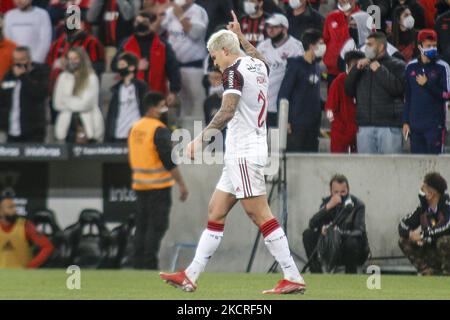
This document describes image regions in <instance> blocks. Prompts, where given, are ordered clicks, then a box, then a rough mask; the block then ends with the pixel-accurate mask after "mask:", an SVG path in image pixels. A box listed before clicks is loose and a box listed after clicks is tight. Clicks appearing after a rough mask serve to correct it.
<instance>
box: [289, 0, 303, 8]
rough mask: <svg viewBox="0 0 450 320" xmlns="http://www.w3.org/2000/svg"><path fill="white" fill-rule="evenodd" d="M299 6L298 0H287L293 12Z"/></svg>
mask: <svg viewBox="0 0 450 320" xmlns="http://www.w3.org/2000/svg"><path fill="white" fill-rule="evenodd" d="M301 5H302V2H301V1H300V0H289V6H290V7H291V8H292V9H294V10H295V9H298V8H300V7H301Z"/></svg>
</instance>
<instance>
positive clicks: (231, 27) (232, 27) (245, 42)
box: [227, 10, 267, 65]
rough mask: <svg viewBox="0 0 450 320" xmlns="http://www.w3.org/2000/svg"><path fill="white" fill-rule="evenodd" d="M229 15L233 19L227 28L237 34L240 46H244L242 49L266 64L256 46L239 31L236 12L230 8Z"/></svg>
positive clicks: (239, 26)
mask: <svg viewBox="0 0 450 320" xmlns="http://www.w3.org/2000/svg"><path fill="white" fill-rule="evenodd" d="M231 15H232V16H233V21H232V22H230V23H229V24H228V26H227V29H228V30H230V31H232V32H234V33H235V34H236V35H237V36H238V39H239V42H240V43H241V45H242V48H244V51H245V53H246V54H247V55H249V56H250V57H252V58H256V59H259V60H261V61H263V62H264V63H265V64H266V65H267V62H266V59H265V58H264V56H263V55H262V54H261V53H260V52H259V51H258V50H256V48H255V47H254V46H253V45H252V44H251V43H250V42H249V41H248V40H247V39H246V38H245V36H244V34H243V33H242V31H241V25H240V24H239V21H238V19H237V17H236V14H235V13H234V11H233V10H231Z"/></svg>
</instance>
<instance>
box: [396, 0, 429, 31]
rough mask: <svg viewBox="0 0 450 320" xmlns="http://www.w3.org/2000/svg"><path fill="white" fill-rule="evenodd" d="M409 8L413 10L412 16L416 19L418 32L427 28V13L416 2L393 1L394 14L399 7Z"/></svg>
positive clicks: (412, 0) (413, 0) (408, 0)
mask: <svg viewBox="0 0 450 320" xmlns="http://www.w3.org/2000/svg"><path fill="white" fill-rule="evenodd" d="M402 5H403V6H407V7H408V8H409V10H411V14H412V16H413V17H414V21H415V23H414V25H415V27H416V29H417V30H421V29H424V28H425V11H424V9H423V8H422V6H421V5H420V4H419V3H418V2H417V1H416V0H393V1H392V11H391V12H392V13H394V12H395V9H397V7H399V6H402Z"/></svg>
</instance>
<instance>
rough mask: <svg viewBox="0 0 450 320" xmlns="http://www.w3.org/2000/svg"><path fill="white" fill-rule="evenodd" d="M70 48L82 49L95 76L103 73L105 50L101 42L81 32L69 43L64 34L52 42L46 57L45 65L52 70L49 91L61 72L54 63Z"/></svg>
mask: <svg viewBox="0 0 450 320" xmlns="http://www.w3.org/2000/svg"><path fill="white" fill-rule="evenodd" d="M72 47H83V48H84V50H86V53H87V55H88V56H89V58H90V60H91V62H92V67H93V68H94V70H95V72H96V73H97V74H101V73H102V72H103V69H104V62H105V49H104V47H103V45H102V44H101V42H100V41H99V40H98V39H97V38H96V37H94V36H93V35H91V34H89V33H87V32H81V33H80V34H79V35H77V36H76V38H75V39H73V40H72V41H69V40H68V39H67V35H66V34H65V33H64V34H62V35H61V36H60V37H59V38H58V39H56V40H55V41H53V43H52V45H51V47H50V51H49V53H48V56H47V64H48V65H49V66H50V68H51V70H52V72H51V74H50V89H51V90H52V89H53V86H54V84H55V82H56V79H57V78H58V75H59V74H60V73H61V71H62V69H60V68H59V67H58V66H56V65H55V63H56V61H57V60H58V59H59V58H61V57H64V56H65V55H66V53H67V52H68V51H69V50H70V48H72Z"/></svg>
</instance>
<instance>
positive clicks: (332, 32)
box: [323, 0, 359, 87]
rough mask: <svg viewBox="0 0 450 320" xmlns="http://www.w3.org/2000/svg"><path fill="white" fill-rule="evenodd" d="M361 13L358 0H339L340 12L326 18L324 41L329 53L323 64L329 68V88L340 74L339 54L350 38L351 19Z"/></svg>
mask: <svg viewBox="0 0 450 320" xmlns="http://www.w3.org/2000/svg"><path fill="white" fill-rule="evenodd" d="M357 11H359V6H358V5H357V4H356V0H349V1H348V0H338V10H335V11H332V12H330V13H329V14H328V15H327V17H326V18H325V24H324V27H323V40H324V41H325V44H326V46H327V51H326V52H325V56H324V57H323V62H324V63H325V65H326V66H327V74H328V75H327V81H328V87H329V86H330V85H331V82H332V81H333V80H334V79H335V78H336V76H337V75H338V74H339V72H340V71H339V67H338V58H339V53H340V52H341V49H342V47H343V45H344V44H345V42H346V41H347V39H349V38H350V34H349V32H348V22H349V17H350V16H351V15H352V14H353V13H355V12H357Z"/></svg>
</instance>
